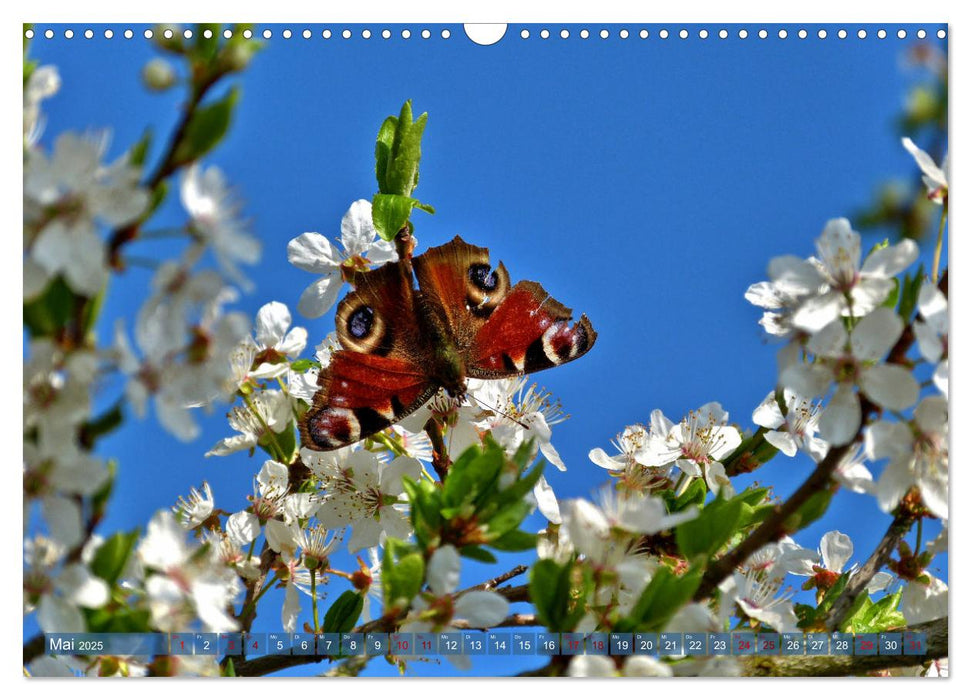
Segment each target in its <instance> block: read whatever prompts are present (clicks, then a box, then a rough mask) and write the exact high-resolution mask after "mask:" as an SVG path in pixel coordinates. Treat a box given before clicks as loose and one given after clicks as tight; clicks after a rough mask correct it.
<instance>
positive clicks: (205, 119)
mask: <svg viewBox="0 0 971 700" xmlns="http://www.w3.org/2000/svg"><path fill="white" fill-rule="evenodd" d="M238 100H239V88H237V87H233V88H231V89H230V90H229V92H228V93H227V94H226V96H225V97H223V98H222V99H221V100H217V101H216V102H212V103H210V104H207V105H204V106H202V107H199V108H198V109H196V111H195V113H194V114H193V115H192V118H191V119H190V120H189V123H188V124H187V125H186V128H185V133H184V134H183V136H182V139H181V140H180V141H179V145H178V147H176V149H175V157H174V161H175V162H176V163H178V164H185V163H191V162H193V161H195V160H198V159H199V158H201V157H202V156H204V155H206V154H207V153H208V152H209V151H211V150H212V149H213V148H215V147H216V145H217V144H218V143H219V142H220V141H221V140H222V139H223V137H224V136H225V135H226V132H227V131H228V130H229V125H230V122H231V121H232V117H233V109H234V108H235V107H236V102H237V101H238Z"/></svg>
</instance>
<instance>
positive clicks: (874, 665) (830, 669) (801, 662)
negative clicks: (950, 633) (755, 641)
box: [741, 617, 948, 677]
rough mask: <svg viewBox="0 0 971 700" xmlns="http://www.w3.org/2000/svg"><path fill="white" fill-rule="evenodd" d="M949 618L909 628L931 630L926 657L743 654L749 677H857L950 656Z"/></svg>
mask: <svg viewBox="0 0 971 700" xmlns="http://www.w3.org/2000/svg"><path fill="white" fill-rule="evenodd" d="M947 628H948V619H947V618H946V617H944V618H941V619H939V620H932V621H931V622H925V623H923V624H920V625H914V626H913V627H909V628H908V630H910V631H913V632H925V633H927V652H926V653H925V654H923V655H922V656H904V655H895V656H752V657H743V659H744V660H742V662H741V663H742V668H743V675H745V676H775V677H780V676H789V677H792V676H855V675H860V674H865V673H871V672H874V671H883V670H886V669H891V668H902V667H906V666H919V665H921V664H923V663H926V662H927V661H931V660H934V659H943V658H945V657H947V655H948V645H947Z"/></svg>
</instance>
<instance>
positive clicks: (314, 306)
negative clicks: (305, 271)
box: [297, 273, 344, 318]
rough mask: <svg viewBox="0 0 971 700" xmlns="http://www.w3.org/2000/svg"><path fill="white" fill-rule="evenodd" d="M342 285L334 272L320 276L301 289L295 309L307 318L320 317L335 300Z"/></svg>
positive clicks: (341, 281) (338, 276)
mask: <svg viewBox="0 0 971 700" xmlns="http://www.w3.org/2000/svg"><path fill="white" fill-rule="evenodd" d="M343 286H344V281H343V280H342V279H341V278H340V275H338V274H336V273H333V274H330V275H328V276H326V277H321V278H320V279H319V280H317V281H316V282H314V283H313V284H311V285H310V286H309V287H307V288H306V289H304V290H303V293H302V294H301V295H300V300H299V301H298V302H297V311H299V312H300V313H301V314H302V315H304V316H306V317H307V318H320V317H321V316H323V315H324V314H325V313H327V312H328V311H329V310H330V307H332V306H333V305H334V303H335V302H336V301H337V295H338V294H339V293H340V291H341V287H343Z"/></svg>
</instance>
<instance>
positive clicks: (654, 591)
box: [622, 566, 704, 632]
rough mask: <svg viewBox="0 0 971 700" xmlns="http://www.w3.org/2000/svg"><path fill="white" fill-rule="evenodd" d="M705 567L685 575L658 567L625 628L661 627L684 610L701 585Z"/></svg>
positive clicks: (693, 569) (689, 571) (642, 629)
mask: <svg viewBox="0 0 971 700" xmlns="http://www.w3.org/2000/svg"><path fill="white" fill-rule="evenodd" d="M703 573H704V568H703V567H700V566H696V567H692V568H691V569H689V570H688V572H687V573H685V574H684V575H683V576H680V577H678V576H675V575H674V574H673V573H672V572H671V570H670V569H668V568H666V567H662V568H660V569H658V570H657V571H656V572H655V573H654V576H653V577H652V578H651V582H650V583H649V584H648V585H647V587H646V588H645V589H644V591H643V592H642V593H641V595H640V597H639V598H638V599H637V602H636V603H634V607H633V608H631V611H630V613H629V615H628V618H627V620H626V622H625V625H624V626H625V627H629V628H630V629H624V630H622V631H625V632H626V631H632V630H635V629H636V630H639V631H644V632H651V631H656V630H659V629H661V628H662V627H663V626H664V625H665V624H667V622H668V620H670V619H671V618H672V617H673V616H674V614H675V613H676V612H678V610H680V609H681V607H682V606H684V605H685V604H686V603H688V601H690V600H691V596H693V595H694V593H695V591H696V590H697V589H698V586H699V585H700V584H701V576H702V574H703Z"/></svg>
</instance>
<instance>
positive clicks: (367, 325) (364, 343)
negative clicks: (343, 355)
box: [337, 294, 391, 355]
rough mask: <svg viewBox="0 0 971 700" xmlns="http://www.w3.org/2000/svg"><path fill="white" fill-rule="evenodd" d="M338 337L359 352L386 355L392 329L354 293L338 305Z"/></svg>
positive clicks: (342, 343)
mask: <svg viewBox="0 0 971 700" xmlns="http://www.w3.org/2000/svg"><path fill="white" fill-rule="evenodd" d="M337 337H338V339H339V340H340V342H341V345H343V346H344V347H345V348H347V349H349V350H355V351H357V352H364V353H372V354H376V355H386V354H387V353H388V352H389V351H390V349H391V329H390V328H389V327H388V324H387V323H386V322H385V319H384V317H383V316H382V315H381V314H380V313H379V312H378V311H376V310H375V309H374V307H372V306H370V305H368V304H367V303H365V302H364V300H363V299H361V298H360V297H356V296H355V295H353V294H351V295H348V296H347V297H345V299H344V300H343V301H341V303H340V305H339V306H338V307H337Z"/></svg>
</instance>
